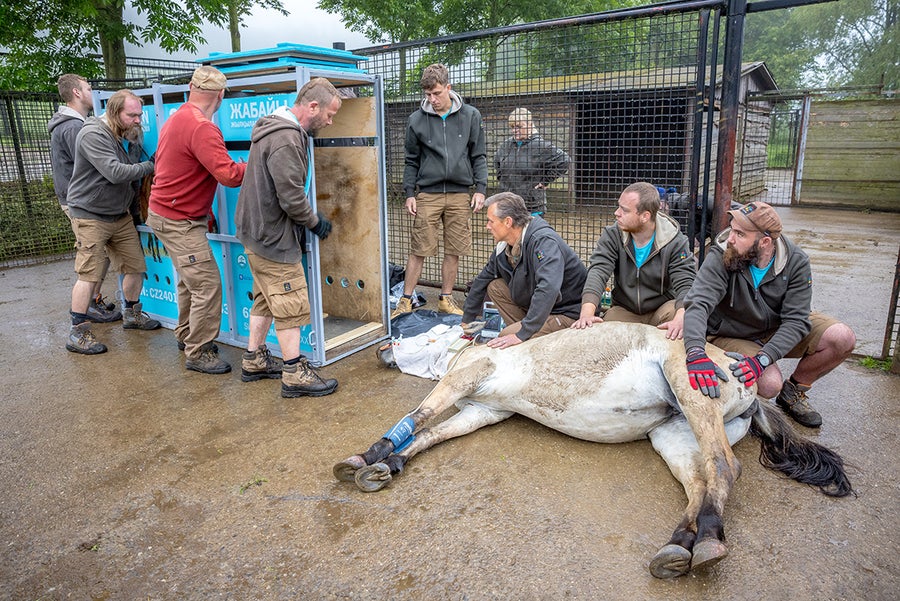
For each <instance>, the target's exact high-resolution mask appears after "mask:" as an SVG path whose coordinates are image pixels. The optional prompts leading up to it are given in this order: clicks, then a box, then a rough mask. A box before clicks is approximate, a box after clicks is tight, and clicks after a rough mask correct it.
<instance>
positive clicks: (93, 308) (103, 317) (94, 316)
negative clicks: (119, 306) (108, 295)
mask: <svg viewBox="0 0 900 601" xmlns="http://www.w3.org/2000/svg"><path fill="white" fill-rule="evenodd" d="M108 306H109V305H108V304H107V303H106V302H105V301H103V300H102V299H101V301H100V302H97V299H96V298H92V299H91V304H89V305H88V308H87V311H86V312H85V314H86V315H87V316H88V319H89V320H91V321H92V322H94V323H110V322H112V321H119V320H120V319H122V313H120V312H119V311H117V310H116V306H115V305H113V306H112V307H113V308H112V309H107V307H108Z"/></svg>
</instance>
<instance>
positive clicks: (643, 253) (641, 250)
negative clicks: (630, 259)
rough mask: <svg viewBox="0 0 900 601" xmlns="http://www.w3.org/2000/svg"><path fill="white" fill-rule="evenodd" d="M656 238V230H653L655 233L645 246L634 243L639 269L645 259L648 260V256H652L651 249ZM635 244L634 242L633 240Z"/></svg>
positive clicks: (635, 257)
mask: <svg viewBox="0 0 900 601" xmlns="http://www.w3.org/2000/svg"><path fill="white" fill-rule="evenodd" d="M654 240H656V232H653V235H652V236H650V241H649V242H647V244H645V245H643V246H638V245H637V244H635V245H634V262H635V263H637V266H638V269H640V268H641V266H642V265H643V264H644V261H646V260H647V257H649V256H650V250H651V249H652V248H653V241H654ZM632 244H634V242H632Z"/></svg>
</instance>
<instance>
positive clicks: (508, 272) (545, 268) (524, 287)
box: [462, 217, 587, 341]
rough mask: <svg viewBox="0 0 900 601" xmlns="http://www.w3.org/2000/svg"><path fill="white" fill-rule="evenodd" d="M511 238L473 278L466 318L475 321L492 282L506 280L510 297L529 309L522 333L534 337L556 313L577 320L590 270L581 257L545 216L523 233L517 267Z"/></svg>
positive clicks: (519, 335) (534, 220)
mask: <svg viewBox="0 0 900 601" xmlns="http://www.w3.org/2000/svg"><path fill="white" fill-rule="evenodd" d="M506 247H507V244H506V242H500V243H498V244H497V246H496V248H495V249H494V252H492V253H491V256H490V258H489V259H488V262H487V265H485V266H484V269H482V270H481V273H480V274H478V276H477V277H476V278H475V279H474V280H473V281H472V288H471V290H470V291H469V294H468V296H467V297H466V304H465V307H464V308H463V317H462V320H463V322H464V323H468V322H470V321H472V320H473V319H475V318H476V317H477V316H478V315H479V314H480V313H481V309H482V305H483V304H484V297H485V293H486V292H487V287H488V284H490V283H491V282H492V281H494V280H496V279H497V278H502V279H503V281H504V282H506V284H507V285H508V286H509V293H510V298H511V299H512V301H513V302H514V303H516V304H517V305H518V306H520V307H523V308H526V307H527V311H526V314H525V318H524V319H523V320H522V329H521V330H519V331H518V333H517V334H516V336H518V337H519V339H521V340H523V341H524V340H528V339H529V338H531V337H532V336H533V335H534V334H535V332H537V331H538V330H540V329H541V327H542V326H543V325H544V322H546V321H547V318H548V317H550V316H551V315H567V316H569V317H572V318H577V317H578V315H579V314H580V312H581V289H582V288H583V287H584V280H585V278H586V277H587V269H585V267H584V263H583V262H582V261H581V258H580V257H579V256H578V255H577V254H576V253H575V251H574V250H572V248H571V247H570V246H569V245H568V244H566V242H565V240H563V239H562V238H561V237H560V235H559V234H557V233H556V231H555V230H554V229H553V228H552V227H550V224H548V223H547V222H546V221H544V220H543V219H541V218H540V217H532V219H531V223H529V224H528V225H527V226H526V228H525V231H524V232H523V233H522V257H521V259H520V260H519V262H518V263H517V264H516V266H515V267H513V266H512V265H510V263H509V259H508V258H507V256H506Z"/></svg>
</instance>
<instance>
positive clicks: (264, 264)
mask: <svg viewBox="0 0 900 601" xmlns="http://www.w3.org/2000/svg"><path fill="white" fill-rule="evenodd" d="M244 252H245V253H246V254H247V262H248V263H249V264H250V273H252V274H253V306H252V307H250V315H256V316H259V317H273V318H274V319H275V329H276V330H289V329H291V328H299V327H301V326H305V325H306V324H308V323H309V294H308V292H307V289H306V274H305V273H303V264H302V263H276V262H275V261H270V260H268V259H265V258H263V257H260V256H259V255H257V254H254V253H252V252H250V251H249V250H246V249H245V251H244Z"/></svg>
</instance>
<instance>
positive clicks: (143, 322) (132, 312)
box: [122, 303, 162, 330]
mask: <svg viewBox="0 0 900 601" xmlns="http://www.w3.org/2000/svg"><path fill="white" fill-rule="evenodd" d="M143 308H144V305H143V304H141V303H137V304H136V305H135V306H133V307H132V308H130V309H125V310H124V311H122V327H123V328H125V329H126V330H155V329H156V328H158V327H160V326H161V325H162V324H161V323H159V322H158V321H156V320H155V319H150V316H149V315H147V314H146V313H144V311H143Z"/></svg>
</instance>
